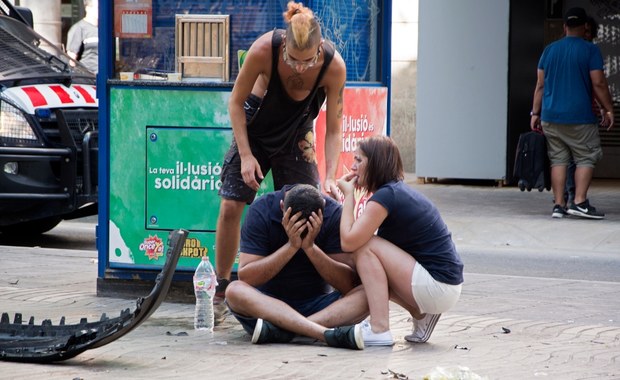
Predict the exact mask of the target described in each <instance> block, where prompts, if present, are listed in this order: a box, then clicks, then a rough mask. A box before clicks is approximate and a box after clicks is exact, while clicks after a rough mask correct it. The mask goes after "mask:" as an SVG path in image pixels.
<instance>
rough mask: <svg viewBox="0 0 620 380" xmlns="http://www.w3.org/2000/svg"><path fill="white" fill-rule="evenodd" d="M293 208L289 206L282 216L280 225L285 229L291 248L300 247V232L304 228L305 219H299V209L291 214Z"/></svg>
mask: <svg viewBox="0 0 620 380" xmlns="http://www.w3.org/2000/svg"><path fill="white" fill-rule="evenodd" d="M292 212H293V210H292V209H291V208H290V207H289V208H288V209H286V211H285V212H284V216H283V217H282V227H284V231H286V236H288V240H289V243H290V244H291V246H292V247H293V248H296V249H300V248H301V245H302V237H301V234H302V232H303V231H305V230H306V228H307V226H306V221H305V220H304V219H301V211H300V212H298V213H296V214H295V215H292V216H291V213H292Z"/></svg>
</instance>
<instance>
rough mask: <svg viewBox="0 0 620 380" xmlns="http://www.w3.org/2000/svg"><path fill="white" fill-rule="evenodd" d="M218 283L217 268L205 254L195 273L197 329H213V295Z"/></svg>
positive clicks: (195, 322)
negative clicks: (215, 268)
mask: <svg viewBox="0 0 620 380" xmlns="http://www.w3.org/2000/svg"><path fill="white" fill-rule="evenodd" d="M216 285H217V277H216V275H215V270H214V269H213V266H212V265H211V262H210V261H209V257H207V256H203V257H202V261H200V264H198V267H197V268H196V272H195V273H194V293H195V294H196V311H195V315H194V328H195V329H196V330H205V331H209V332H212V331H213V325H214V314H213V296H214V295H215V286H216Z"/></svg>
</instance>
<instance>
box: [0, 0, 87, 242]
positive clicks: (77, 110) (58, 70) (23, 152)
mask: <svg viewBox="0 0 620 380" xmlns="http://www.w3.org/2000/svg"><path fill="white" fill-rule="evenodd" d="M30 25H32V15H31V14H30V13H29V11H28V10H27V9H23V8H22V9H20V8H18V7H14V6H13V5H11V4H10V3H9V2H8V0H0V236H2V235H5V236H6V235H9V234H11V235H14V234H20V235H31V234H39V233H43V232H45V231H48V230H50V229H51V228H53V227H54V226H56V225H57V224H58V223H59V222H60V221H61V220H63V219H73V218H78V217H83V216H88V215H94V214H96V213H97V157H98V113H97V106H98V101H97V94H96V87H95V75H94V74H92V73H91V72H89V71H88V70H87V69H86V68H85V67H83V66H82V65H81V64H79V63H78V62H75V61H73V60H72V59H71V58H70V57H69V56H68V55H66V54H65V53H64V52H63V51H61V50H60V49H59V48H57V47H56V46H54V45H53V44H51V43H50V42H48V41H47V40H45V38H43V37H42V36H40V35H39V34H37V33H36V32H35V31H34V30H33V29H32V27H31V26H30Z"/></svg>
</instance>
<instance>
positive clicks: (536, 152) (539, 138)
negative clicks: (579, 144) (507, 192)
mask: <svg viewBox="0 0 620 380" xmlns="http://www.w3.org/2000/svg"><path fill="white" fill-rule="evenodd" d="M513 176H514V177H515V179H516V180H518V181H519V182H518V186H519V189H520V190H521V191H525V190H527V191H532V189H538V191H543V190H544V189H547V190H551V166H550V163H549V157H548V156H547V140H546V138H545V135H543V134H542V132H535V131H530V132H525V133H522V134H521V135H520V136H519V142H518V143H517V153H516V157H515V166H514V170H513Z"/></svg>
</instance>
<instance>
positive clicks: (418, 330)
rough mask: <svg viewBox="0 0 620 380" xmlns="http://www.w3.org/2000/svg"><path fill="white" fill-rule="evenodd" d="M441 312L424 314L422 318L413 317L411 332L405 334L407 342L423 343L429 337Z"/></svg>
mask: <svg viewBox="0 0 620 380" xmlns="http://www.w3.org/2000/svg"><path fill="white" fill-rule="evenodd" d="M439 317H441V314H426V315H425V316H424V318H422V319H415V318H414V319H413V332H412V333H411V334H409V335H407V336H405V340H406V341H407V342H413V343H424V342H426V341H427V340H428V338H430V337H431V334H432V333H433V330H434V329H435V325H436V324H437V321H439Z"/></svg>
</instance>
